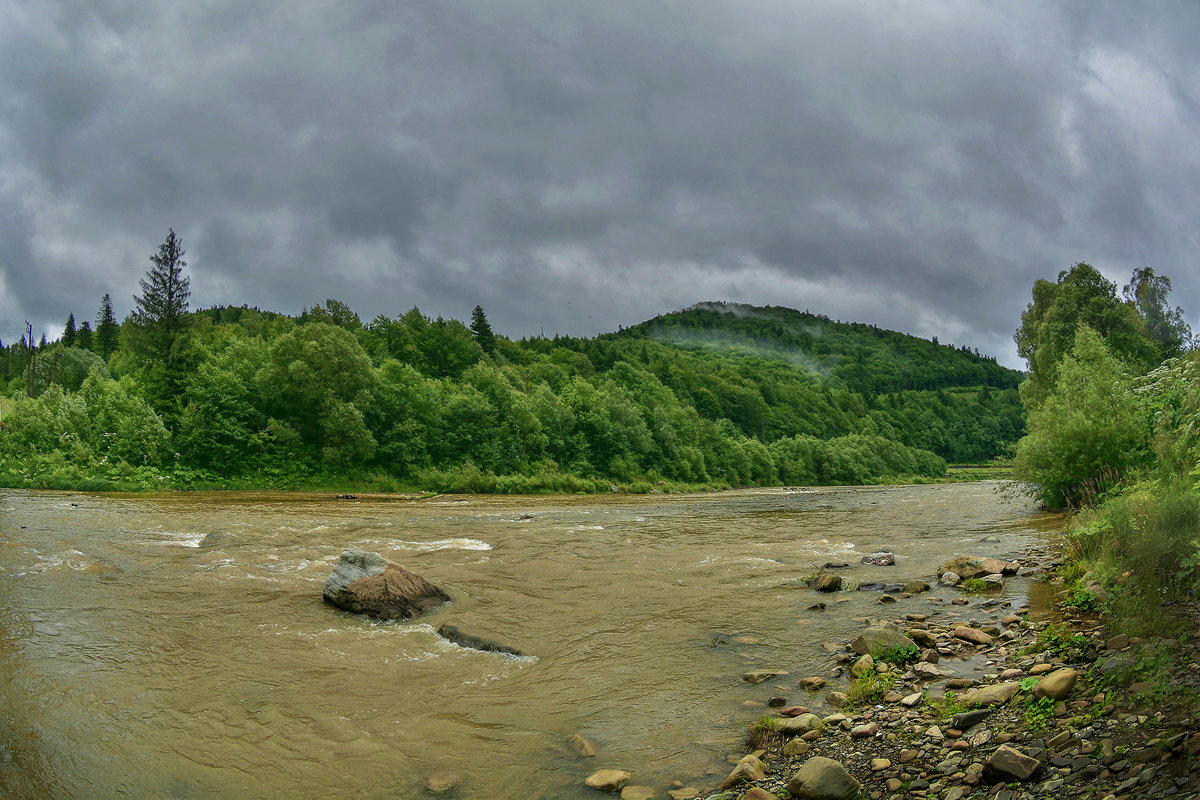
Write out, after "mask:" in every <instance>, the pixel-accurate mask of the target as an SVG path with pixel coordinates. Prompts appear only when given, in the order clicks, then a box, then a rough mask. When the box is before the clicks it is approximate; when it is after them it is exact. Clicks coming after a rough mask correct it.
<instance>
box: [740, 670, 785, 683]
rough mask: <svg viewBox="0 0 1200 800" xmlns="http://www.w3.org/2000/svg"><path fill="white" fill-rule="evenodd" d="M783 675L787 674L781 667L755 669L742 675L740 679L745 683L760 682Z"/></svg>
mask: <svg viewBox="0 0 1200 800" xmlns="http://www.w3.org/2000/svg"><path fill="white" fill-rule="evenodd" d="M784 675H787V672H786V671H784V670H781V669H756V670H751V671H750V672H747V673H745V674H744V675H742V680H744V681H745V682H746V683H762V682H763V681H769V680H771V679H772V678H781V677H783V676H784Z"/></svg>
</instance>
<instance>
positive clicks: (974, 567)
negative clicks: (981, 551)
mask: <svg viewBox="0 0 1200 800" xmlns="http://www.w3.org/2000/svg"><path fill="white" fill-rule="evenodd" d="M983 562H984V559H982V558H977V557H975V556H955V557H954V558H952V559H950V560H949V561H947V562H946V563H945V564H942V565H941V566H940V567H938V571H937V574H938V577H939V578H940V577H942V575H944V574H946V573H947V572H953V573H954V574H955V575H958V576H959V577H960V578H962V579H963V580H964V581H965V580H968V579H969V578H982V577H983V576H984V575H990V574H991V570H989V569H988V568H987V567H985V566H984V563H983Z"/></svg>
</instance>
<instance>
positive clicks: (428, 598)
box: [323, 547, 450, 619]
mask: <svg viewBox="0 0 1200 800" xmlns="http://www.w3.org/2000/svg"><path fill="white" fill-rule="evenodd" d="M323 596H324V598H325V601H326V602H327V603H332V604H333V605H335V606H337V607H338V608H344V609H346V610H347V611H353V612H354V613H356V614H366V615H368V616H371V617H375V618H377V619H409V618H411V617H415V616H417V615H418V614H421V613H423V612H425V611H428V610H429V609H431V608H435V607H437V606H440V605H441V604H442V603H448V602H449V601H450V595H448V594H446V593H445V592H443V591H442V590H441V589H439V588H438V587H436V586H434V585H433V584H432V583H430V582H429V581H427V580H425V579H424V578H422V577H421V576H420V575H417V574H415V573H412V572H409V571H408V570H406V569H404V567H401V566H400V565H399V564H394V563H392V562H391V561H388V560H387V559H385V558H383V557H382V556H380V555H376V554H375V553H368V552H366V551H365V550H359V549H358V548H356V547H350V548H347V549H346V551H345V552H344V553H342V557H341V558H339V559H338V562H337V565H336V566H334V569H333V574H332V575H330V576H329V578H328V580H326V581H325V591H324V593H323Z"/></svg>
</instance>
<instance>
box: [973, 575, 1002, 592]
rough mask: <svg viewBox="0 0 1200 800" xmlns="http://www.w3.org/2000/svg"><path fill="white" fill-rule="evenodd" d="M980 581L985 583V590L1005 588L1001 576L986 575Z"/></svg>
mask: <svg viewBox="0 0 1200 800" xmlns="http://www.w3.org/2000/svg"><path fill="white" fill-rule="evenodd" d="M979 580H981V581H983V585H984V588H985V589H988V590H992V589H1003V588H1004V578H1002V577H1000V575H999V574H996V575H984V576H983V577H982V578H980V579H979Z"/></svg>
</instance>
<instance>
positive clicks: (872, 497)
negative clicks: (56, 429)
mask: <svg viewBox="0 0 1200 800" xmlns="http://www.w3.org/2000/svg"><path fill="white" fill-rule="evenodd" d="M1002 488H1003V487H1002V485H1001V484H997V483H990V482H982V483H969V484H949V485H939V486H902V487H868V488H820V489H794V490H786V489H783V490H780V489H774V490H755V491H738V492H724V493H719V494H700V495H653V496H611V497H609V496H604V497H596V496H579V497H575V496H567V497H564V496H552V497H497V496H486V497H477V496H465V497H453V496H438V497H432V498H427V499H418V498H414V497H411V496H403V497H400V496H380V497H375V496H371V497H362V498H359V499H353V500H337V499H335V498H334V497H333V496H332V495H307V494H294V493H273V494H260V493H179V494H162V495H94V494H78V493H52V492H33V493H31V492H21V491H11V490H0V514H2V516H0V796H3V797H18V798H25V797H28V798H42V797H46V798H109V797H135V798H140V797H157V798H243V797H255V798H310V797H311V798H317V797H342V798H409V797H412V798H419V797H422V796H426V794H427V793H426V790H425V788H424V781H425V778H426V777H427V776H429V775H430V774H431V773H434V772H437V771H440V770H454V771H456V772H458V773H459V774H460V775H461V777H462V782H461V785H460V787H459V788H458V789H457V790H455V794H454V795H453V796H454V797H459V798H479V799H483V798H487V799H488V800H492V799H493V798H494V799H497V800H504V799H505V798H539V797H540V798H545V800H557V799H558V798H563V799H564V800H572V799H573V798H587V797H594V796H595V792H594V791H593V790H590V789H587V788H586V787H584V786H583V779H584V777H586V776H587V775H588V774H589V773H590V772H592V771H594V770H596V769H599V768H602V767H615V768H622V769H627V770H629V771H631V772H633V773H634V775H635V778H634V782H635V783H638V784H643V785H650V786H656V787H658V788H659V790H660V793H661V795H662V796H663V797H666V789H667V788H668V787H669V786H670V785H671V781H673V780H681V781H683V782H684V783H686V784H689V785H695V786H698V787H702V788H708V787H711V786H712V785H713V784H714V783H717V782H719V781H720V777H721V776H723V775H724V774H725V773H727V772H728V770H729V768H730V766H729V762H728V756H729V754H730V753H731V752H733V750H734V748H735V747H736V744H737V742H738V741H739V740H740V739H741V736H742V733H743V732H744V730H745V727H746V726H747V724H748V723H750V722H751V721H753V720H754V719H756V718H757V717H758V716H759V715H760V714H762V713H765V712H766V710H767V709H766V700H767V699H768V697H770V696H772V695H782V696H785V697H787V698H788V699H789V701H792V702H798V703H803V702H805V698H804V696H803V692H802V691H801V690H800V689H799V687H798V684H797V681H798V680H799V678H801V677H803V676H806V675H827V674H828V673H829V672H830V670H831V668H832V667H833V665H834V663H835V655H836V654H835V653H834V652H832V649H833V648H832V646H831V645H830V644H829V643H842V642H844V641H846V640H847V639H848V638H850V637H851V636H853V635H854V634H855V633H856V632H857V631H858V630H860V629H861V628H862V627H863V623H864V619H865V618H870V619H878V618H883V617H886V618H892V617H897V616H902V615H903V614H904V613H906V612H908V613H913V612H920V613H930V614H945V615H955V614H963V615H966V614H968V613H969V609H964V608H962V607H959V606H951V605H950V603H949V599H950V598H951V597H953V596H957V593H956V591H955V590H950V589H942V588H939V587H936V586H935V587H934V589H933V591H931V592H929V593H927V594H922V595H917V596H914V597H911V598H906V599H901V600H900V601H899V603H897V604H895V605H888V606H881V605H879V604H878V603H877V600H878V599H879V596H880V593H879V592H877V591H847V592H841V593H838V595H837V596H836V597H834V596H823V595H822V596H818V595H817V594H816V593H815V592H813V591H812V590H811V589H809V588H807V587H806V586H805V585H803V583H802V582H801V581H800V580H799V579H800V578H801V577H803V576H805V575H808V574H811V573H813V572H815V571H817V570H818V569H819V568H820V567H821V565H822V564H824V563H825V562H829V561H833V562H840V563H848V564H849V565H850V566H849V567H848V568H845V569H842V570H839V572H840V573H841V574H843V575H844V576H845V577H847V578H849V579H852V580H856V581H884V582H889V583H902V582H904V581H907V580H912V579H918V578H919V579H923V580H926V581H929V582H930V583H934V581H933V573H934V570H935V569H936V567H937V565H938V564H939V563H941V562H942V561H945V560H946V559H948V558H949V557H951V556H953V555H955V554H956V553H970V554H977V555H987V556H993V555H994V556H1006V555H1015V554H1019V553H1020V552H1021V551H1022V550H1023V549H1024V548H1025V547H1026V546H1027V545H1030V544H1036V543H1039V542H1042V541H1043V540H1044V539H1045V538H1046V537H1047V536H1049V535H1051V534H1052V533H1053V532H1055V531H1057V530H1058V529H1059V527H1060V526H1061V518H1059V517H1057V516H1051V515H1046V514H1041V513H1038V512H1037V511H1036V510H1035V509H1034V508H1033V506H1032V504H1031V503H1030V502H1029V501H1028V500H1027V499H1025V498H1021V497H1018V496H1014V495H1012V494H1011V493H1005V492H1003V491H1001V489H1002ZM981 540H982V541H981ZM349 545H354V546H357V547H360V548H362V549H365V550H371V551H374V552H377V553H379V554H381V555H383V556H385V557H386V558H389V559H391V560H393V561H396V562H398V563H400V564H401V565H403V566H405V567H406V568H408V569H410V570H412V571H414V572H416V573H418V574H420V575H422V576H424V577H425V578H427V579H429V580H430V581H432V582H433V583H435V584H437V585H438V586H440V587H442V588H443V589H445V590H446V591H447V592H448V593H449V594H450V595H451V596H452V597H453V598H454V600H453V602H452V603H450V604H448V605H445V606H443V607H441V608H440V609H438V610H436V611H434V612H432V613H430V614H428V615H426V616H425V617H423V618H420V619H418V620H412V621H405V622H377V621H372V620H369V619H366V618H362V617H358V616H355V615H352V614H348V613H346V612H342V611H339V610H337V609H335V608H333V607H331V606H329V605H326V604H325V603H324V602H322V599H321V589H322V585H323V583H324V581H325V579H326V578H327V577H328V575H329V574H330V572H331V571H332V568H333V564H334V562H335V561H336V560H337V557H338V555H339V554H340V553H341V551H342V550H343V549H344V548H345V547H346V546H349ZM879 550H887V551H891V552H894V553H895V554H896V565H895V566H891V567H873V566H869V565H865V564H862V563H860V560H861V558H862V556H863V555H865V554H868V553H871V552H874V551H879ZM1027 590H1028V587H1027V586H1026V582H1025V581H1024V580H1013V581H1010V582H1009V583H1008V584H1007V586H1006V588H1005V590H1004V595H1003V596H1002V599H1004V600H1006V601H1008V602H1012V603H1013V604H1014V606H1020V605H1022V604H1024V603H1025V602H1026V592H1027ZM819 600H825V601H827V607H826V609H825V610H824V611H813V610H808V609H809V607H810V606H811V605H813V604H814V603H816V602H818V601H819ZM939 600H940V601H942V602H940V603H939V602H937V601H939ZM964 618H966V616H964ZM443 622H445V623H450V624H453V625H455V626H457V627H459V628H460V629H462V630H464V631H466V632H468V633H472V634H476V635H481V636H484V637H486V638H489V639H493V640H495V641H498V642H501V643H504V644H507V645H509V646H512V647H515V648H518V649H519V650H521V651H523V652H525V653H528V654H529V655H528V656H527V657H523V658H514V657H511V656H507V655H500V654H495V653H484V652H479V651H474V650H466V649H463V648H460V647H458V646H456V645H453V644H450V643H448V642H446V641H444V640H442V639H441V638H439V637H438V636H437V635H436V634H435V633H434V627H435V626H437V625H438V624H440V623H443ZM762 668H768V669H781V670H786V671H787V672H788V673H789V675H788V676H787V677H783V678H779V679H776V680H773V681H769V682H767V683H764V684H760V685H757V686H752V685H749V684H747V683H745V682H743V681H742V680H741V676H742V674H743V673H745V672H747V671H749V670H753V669H762ZM834 683H836V681H834ZM577 732H578V733H582V734H584V735H586V736H587V737H588V738H590V739H591V740H593V741H594V742H596V744H597V745H598V747H599V754H598V755H597V756H595V757H593V758H581V757H580V756H579V755H577V754H576V753H575V752H574V751H573V750H572V749H571V747H570V746H569V745H568V743H567V740H568V739H569V737H570V736H571V735H572V734H574V733H577Z"/></svg>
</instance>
